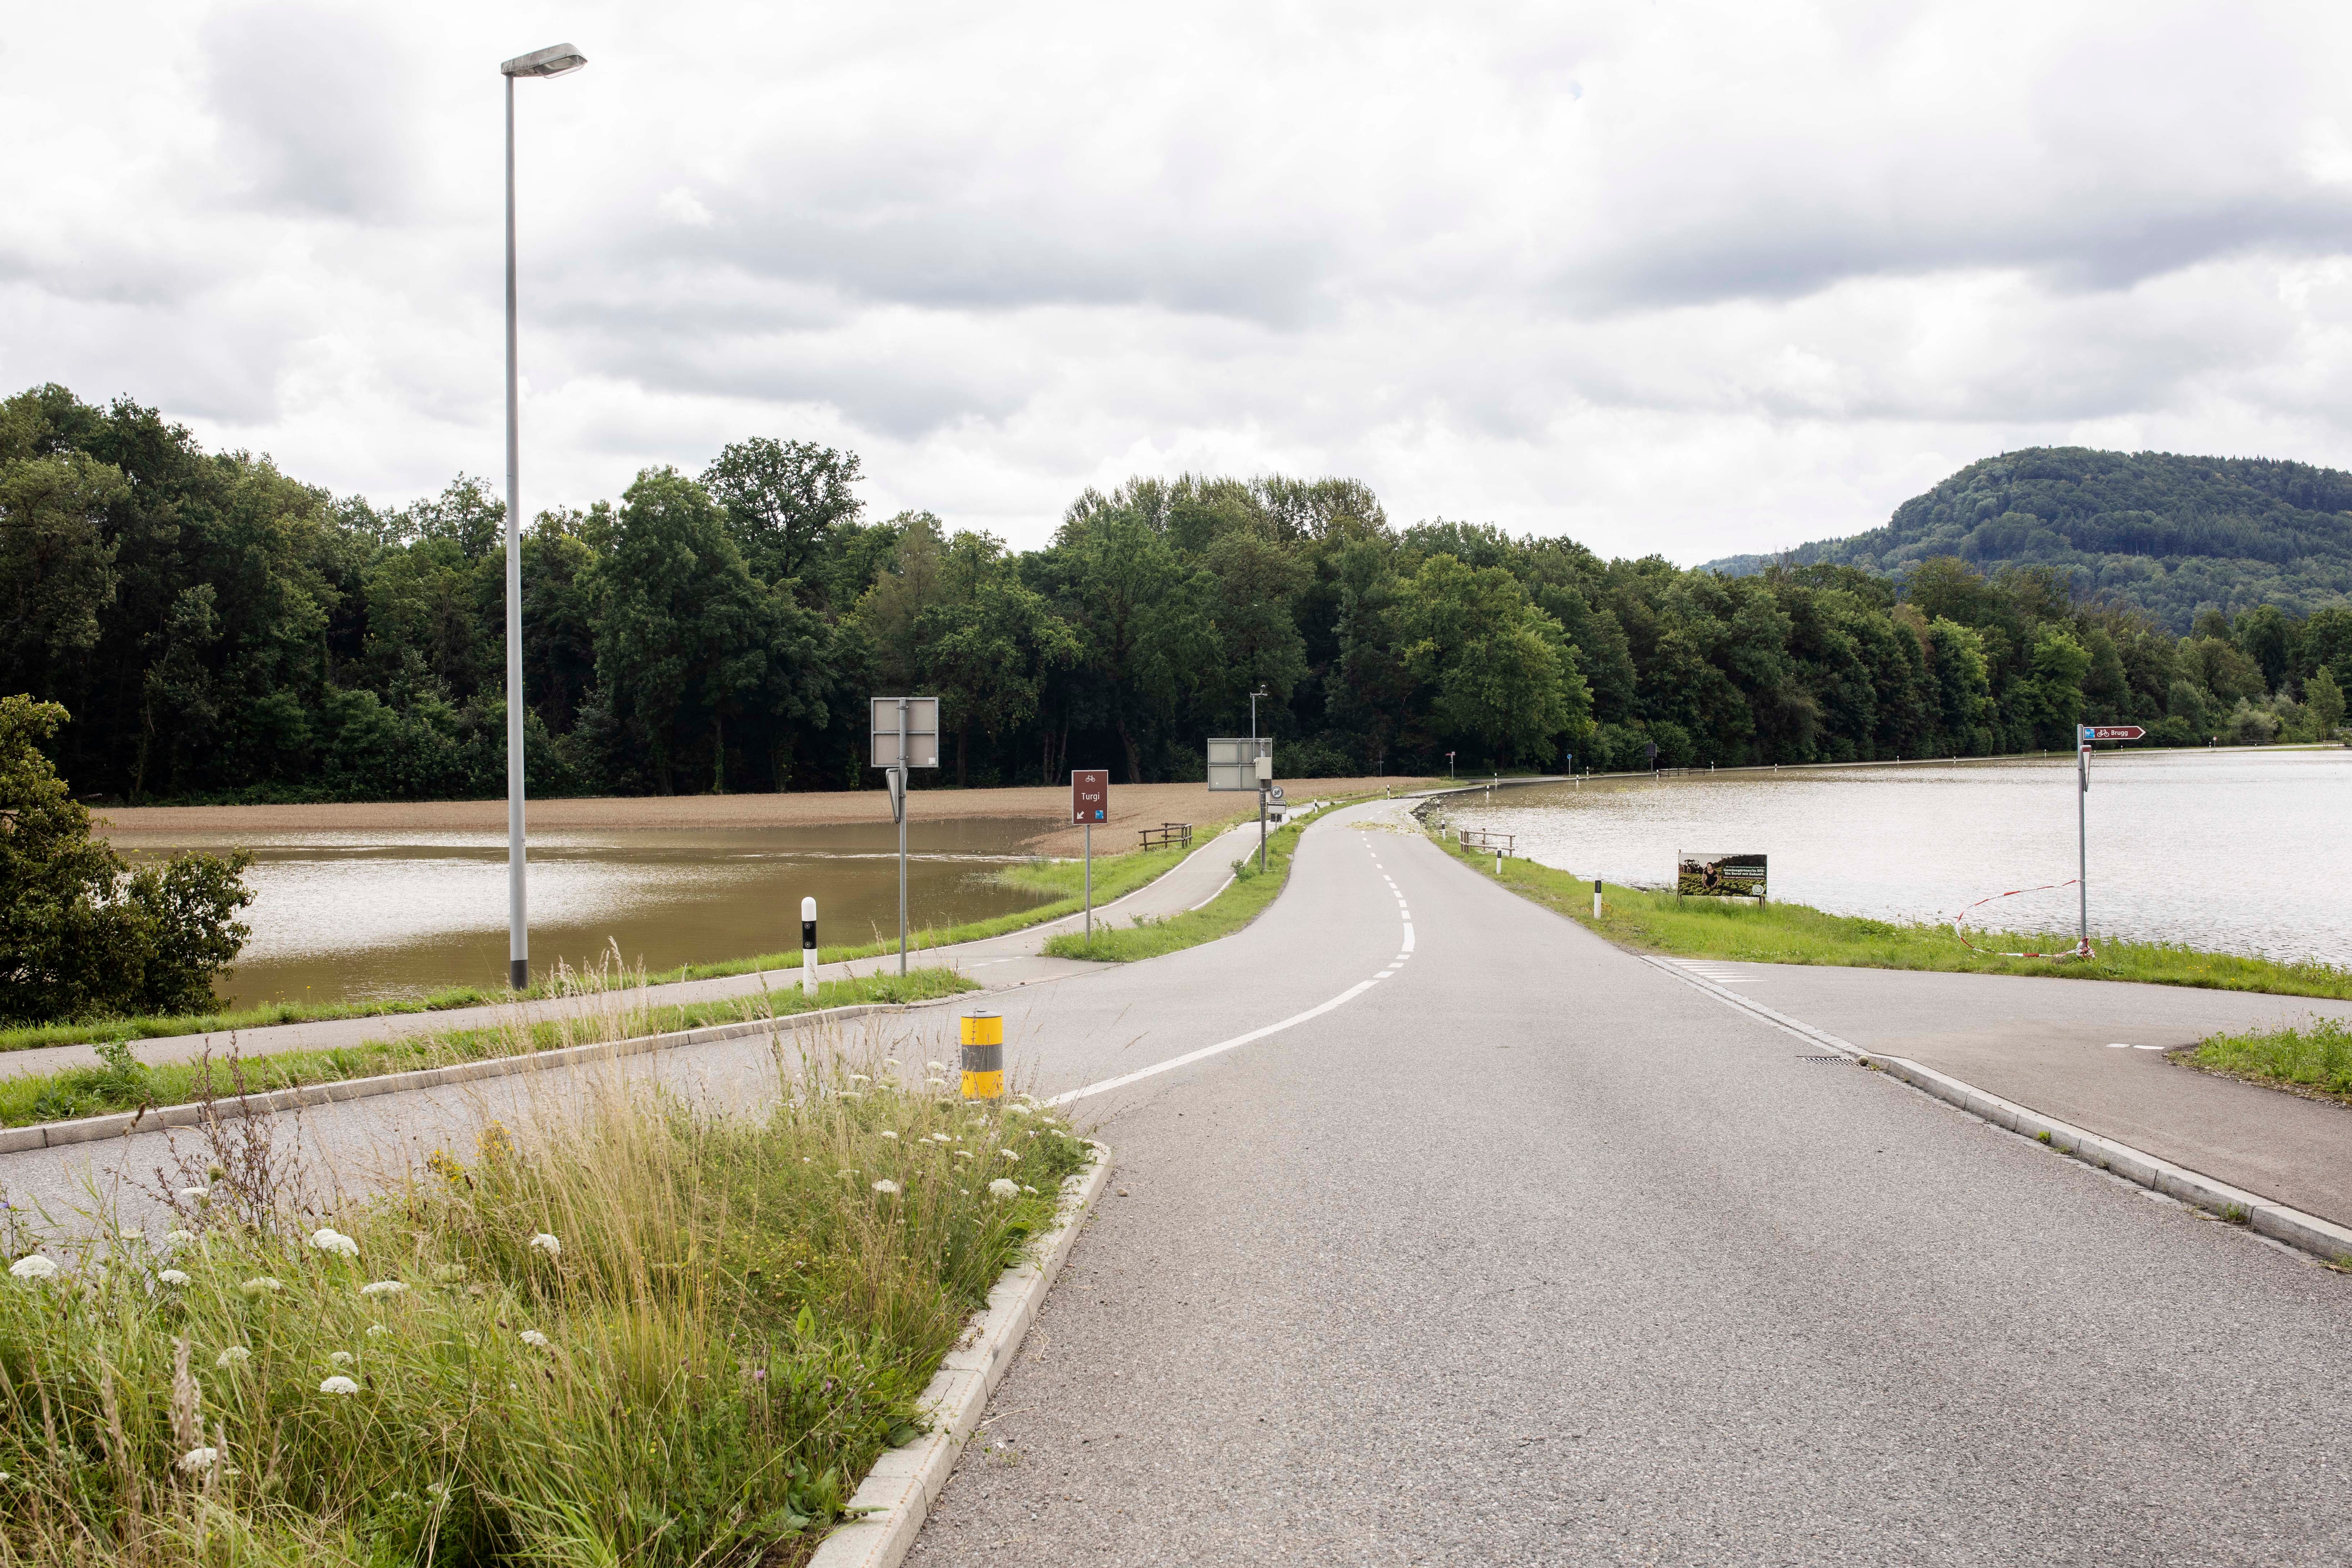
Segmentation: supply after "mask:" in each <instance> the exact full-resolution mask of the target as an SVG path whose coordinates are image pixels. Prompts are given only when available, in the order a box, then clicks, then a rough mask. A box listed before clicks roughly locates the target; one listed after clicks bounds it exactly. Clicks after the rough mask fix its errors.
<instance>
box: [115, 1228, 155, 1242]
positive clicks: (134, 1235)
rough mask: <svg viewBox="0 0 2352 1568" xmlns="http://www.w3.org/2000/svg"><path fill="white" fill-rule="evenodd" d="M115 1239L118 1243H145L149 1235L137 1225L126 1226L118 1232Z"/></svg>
mask: <svg viewBox="0 0 2352 1568" xmlns="http://www.w3.org/2000/svg"><path fill="white" fill-rule="evenodd" d="M114 1237H115V1239H116V1240H118V1241H144V1240H146V1239H147V1233H146V1232H145V1231H143V1230H142V1229H140V1228H139V1227H138V1226H135V1225H126V1226H123V1227H122V1228H121V1230H118V1231H116V1232H115V1233H114Z"/></svg>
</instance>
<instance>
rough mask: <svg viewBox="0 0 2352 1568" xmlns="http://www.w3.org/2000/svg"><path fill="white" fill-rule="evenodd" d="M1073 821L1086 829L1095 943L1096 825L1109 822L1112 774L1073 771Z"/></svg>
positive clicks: (1090, 934)
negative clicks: (1081, 824)
mask: <svg viewBox="0 0 2352 1568" xmlns="http://www.w3.org/2000/svg"><path fill="white" fill-rule="evenodd" d="M1070 820H1071V821H1072V822H1077V823H1083V824H1085V825H1086V829H1087V944H1088V945H1089V946H1091V945H1092V944H1093V942H1094V940H1095V824H1096V823H1097V822H1108V821H1109V820H1110V771H1109V770H1108V769H1107V768H1073V769H1071V770H1070Z"/></svg>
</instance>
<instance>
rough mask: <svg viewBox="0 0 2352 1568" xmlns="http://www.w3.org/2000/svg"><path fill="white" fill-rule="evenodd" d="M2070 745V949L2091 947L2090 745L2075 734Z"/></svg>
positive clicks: (2079, 951)
mask: <svg viewBox="0 0 2352 1568" xmlns="http://www.w3.org/2000/svg"><path fill="white" fill-rule="evenodd" d="M2075 739H2076V744H2075V748H2074V758H2075V763H2074V766H2075V782H2076V788H2075V791H2074V856H2075V866H2074V893H2075V900H2076V903H2075V907H2076V909H2077V910H2078V911H2079V913H2080V916H2081V931H2080V934H2079V937H2078V939H2077V945H2076V947H2075V949H2074V951H2075V952H2078V953H2082V954H2084V955H2086V956H2087V955H2088V954H2089V952H2090V951H2091V748H2090V747H2089V746H2087V745H2085V744H2083V743H2082V740H2081V736H2080V735H2079V734H2078V735H2077V736H2076V738H2075Z"/></svg>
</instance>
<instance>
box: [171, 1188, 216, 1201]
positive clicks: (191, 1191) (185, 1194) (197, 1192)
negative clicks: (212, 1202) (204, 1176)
mask: <svg viewBox="0 0 2352 1568" xmlns="http://www.w3.org/2000/svg"><path fill="white" fill-rule="evenodd" d="M212 1195H213V1190H212V1189H211V1188H210V1187H182V1188H181V1189H180V1190H179V1191H178V1192H177V1193H174V1194H173V1196H174V1197H176V1198H178V1199H179V1200H180V1201H181V1202H182V1203H186V1204H200V1203H202V1202H204V1201H205V1199H206V1198H208V1197H210V1196H212Z"/></svg>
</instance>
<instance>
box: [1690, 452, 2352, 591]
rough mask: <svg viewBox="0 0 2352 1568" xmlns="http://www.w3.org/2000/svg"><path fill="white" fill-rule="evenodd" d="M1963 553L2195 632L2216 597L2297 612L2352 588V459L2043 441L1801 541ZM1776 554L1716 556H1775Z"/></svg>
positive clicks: (1912, 553) (1896, 552)
mask: <svg viewBox="0 0 2352 1568" xmlns="http://www.w3.org/2000/svg"><path fill="white" fill-rule="evenodd" d="M1939 555H1957V556H1958V557H1959V558H1960V559H1961V560H1963V561H1966V562H1968V563H1969V564H1970V565H1972V566H1974V567H1976V568H1977V569H1978V570H1979V571H1980V572H1985V573H1988V574H1990V573H1998V572H2000V570H2001V569H2002V568H2003V567H2008V566H2049V567H2055V568H2057V569H2059V570H2060V571H2061V572H2063V574H2064V576H2065V579H2066V581H2067V582H2068V584H2070V585H2071V586H2072V587H2073V588H2074V592H2075V593H2077V594H2080V595H2086V596H2091V597H2096V598H2100V599H2106V600H2112V601H2114V602H2116V603H2119V604H2125V605H2132V606H2134V607H2136V608H2138V609H2142V610H2145V611H2147V613H2148V614H2149V615H2151V616H2154V617H2155V618H2156V619H2157V621H2158V624H2159V625H2162V626H2165V627H2167V628H2168V630H2171V631H2174V632H2178V633H2188V632H2189V631H2191V630H2192V629H2193V627H2194V626H2195V623H2196V620H2197V617H2198V616H2200V614H2201V613H2203V612H2204V611H2206V610H2209V609H2218V610H2220V611H2221V612H2223V613H2224V614H2231V613H2235V612H2239V611H2243V610H2248V609H2252V608H2253V607H2255V606H2256V605H2276V606H2278V607H2279V608H2281V609H2284V610H2286V611H2288V612H2290V613H2292V614H2296V615H2305V614H2309V613H2310V612H2312V611H2315V610H2320V609H2326V608H2331V607H2341V606H2342V605H2345V604H2347V602H2352V600H2347V595H2352V474H2347V473H2345V472H2343V471H2342V470H2341V469H2336V468H2314V467H2312V466H2311V465H2310V464H2308V463H2290V462H2281V461H2278V460H2276V459H2273V458H2197V457H2186V456H2182V455H2180V454H2178V453H2173V452H2100V451H2094V450H2092V449H2090V448H2089V447H2031V448H2028V449H2026V450H2023V451H2017V452H2004V453H2002V454H2001V455H2000V457H1997V458H1985V459H1984V460H1982V461H1981V462H1976V463H1971V464H1969V466H1968V467H1967V468H1962V469H1961V470H1960V471H1959V472H1958V473H1956V474H1954V475H1952V476H1951V477H1950V478H1948V479H1944V480H1942V481H1941V482H1939V483H1937V485H1936V486H1935V487H1934V488H1933V489H1929V490H1927V492H1926V493H1925V494H1923V495H1916V496H1914V497H1912V498H1911V499H1910V500H1906V501H1905V502H1904V503H1903V504H1902V505H1901V506H1899V507H1897V508H1895V515H1894V516H1893V517H1892V518H1890V519H1889V520H1888V521H1887V523H1886V526H1885V527H1884V528H1877V529H1873V530H1871V531H1869V532H1867V533H1858V534H1855V535H1853V537H1852V538H1849V539H1831V540H1823V541H1821V542H1816V543H1812V544H1806V545H1801V546H1800V547H1799V548H1798V549H1796V550H1795V551H1792V552H1790V553H1789V555H1788V556H1787V557H1785V559H1786V561H1787V562H1788V563H1790V564H1795V565H1811V564H1814V563H1830V564H1833V565H1847V566H1867V567H1870V568H1871V569H1873V570H1874V571H1878V572H1882V573H1886V574H1901V573H1903V572H1906V571H1907V570H1909V569H1910V568H1912V567H1913V566H1916V564H1918V563H1921V562H1923V561H1928V560H1932V559H1934V558H1935V557H1937V556H1939ZM1772 559H1774V558H1773V557H1769V556H1760V555H1744V556H1736V557H1733V558H1731V559H1729V560H1727V561H1720V562H1714V563H1710V564H1711V565H1714V566H1717V567H1720V568H1722V569H1724V570H1727V571H1733V572H1752V571H1758V570H1761V569H1762V567H1763V566H1764V565H1765V564H1766V563H1769V561H1771V560H1772Z"/></svg>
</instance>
